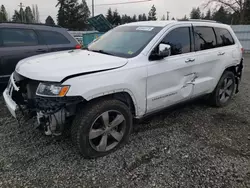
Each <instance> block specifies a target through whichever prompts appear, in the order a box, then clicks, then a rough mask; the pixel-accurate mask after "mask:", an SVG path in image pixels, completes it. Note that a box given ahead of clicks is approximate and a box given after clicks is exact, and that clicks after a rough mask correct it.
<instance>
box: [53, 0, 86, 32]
mask: <svg viewBox="0 0 250 188" xmlns="http://www.w3.org/2000/svg"><path fill="white" fill-rule="evenodd" d="M56 6H59V10H58V14H57V21H58V25H60V26H62V27H65V28H68V29H71V30H85V29H86V28H87V19H88V18H89V16H90V11H89V8H88V6H87V4H86V2H85V1H82V3H81V4H79V3H78V1H77V0H58V4H57V5H56Z"/></svg>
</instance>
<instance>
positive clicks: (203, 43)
mask: <svg viewBox="0 0 250 188" xmlns="http://www.w3.org/2000/svg"><path fill="white" fill-rule="evenodd" d="M194 38H195V50H196V51H200V50H208V49H212V48H215V47H216V38H215V34H214V30H213V28H212V27H194Z"/></svg>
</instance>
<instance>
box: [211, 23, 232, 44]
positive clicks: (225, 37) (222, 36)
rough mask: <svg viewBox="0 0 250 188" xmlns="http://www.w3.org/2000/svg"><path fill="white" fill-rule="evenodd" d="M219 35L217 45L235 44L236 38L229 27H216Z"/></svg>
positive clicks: (217, 35)
mask: <svg viewBox="0 0 250 188" xmlns="http://www.w3.org/2000/svg"><path fill="white" fill-rule="evenodd" d="M214 30H215V33H216V37H217V46H218V47H222V46H229V45H234V39H233V37H232V35H231V34H230V32H229V31H228V30H227V29H222V28H214Z"/></svg>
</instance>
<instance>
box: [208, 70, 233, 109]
mask: <svg viewBox="0 0 250 188" xmlns="http://www.w3.org/2000/svg"><path fill="white" fill-rule="evenodd" d="M234 91H235V75H234V73H233V72H230V71H226V72H225V73H224V74H223V75H222V77H221V79H220V81H219V83H218V85H217V86H216V88H215V90H214V92H213V93H212V95H211V97H210V102H211V103H212V105H214V106H216V107H224V106H226V105H228V104H229V103H230V101H231V99H232V97H233V95H234Z"/></svg>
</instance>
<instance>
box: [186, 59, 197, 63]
mask: <svg viewBox="0 0 250 188" xmlns="http://www.w3.org/2000/svg"><path fill="white" fill-rule="evenodd" d="M194 61H195V59H194V58H188V59H187V60H186V61H185V62H186V63H191V62H194Z"/></svg>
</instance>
